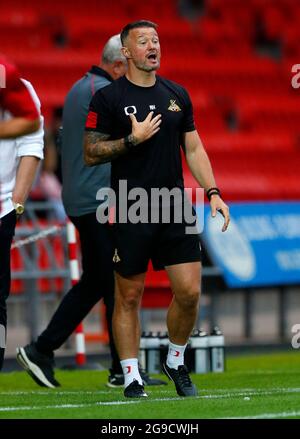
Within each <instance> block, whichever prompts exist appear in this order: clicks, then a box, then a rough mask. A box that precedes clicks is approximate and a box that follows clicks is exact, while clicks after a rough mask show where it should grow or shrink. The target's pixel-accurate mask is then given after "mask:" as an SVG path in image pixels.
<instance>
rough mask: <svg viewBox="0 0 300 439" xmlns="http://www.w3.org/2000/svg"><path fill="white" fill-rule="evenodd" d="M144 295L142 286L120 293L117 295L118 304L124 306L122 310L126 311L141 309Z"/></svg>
mask: <svg viewBox="0 0 300 439" xmlns="http://www.w3.org/2000/svg"><path fill="white" fill-rule="evenodd" d="M142 294H143V287H142V286H141V287H135V288H127V289H126V290H123V291H118V293H117V294H116V304H117V305H120V306H122V308H123V309H125V310H126V311H130V310H133V309H137V308H138V307H139V304H140V301H141V297H142Z"/></svg>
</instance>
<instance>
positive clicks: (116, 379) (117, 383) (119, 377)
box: [106, 369, 124, 388]
mask: <svg viewBox="0 0 300 439" xmlns="http://www.w3.org/2000/svg"><path fill="white" fill-rule="evenodd" d="M109 372H110V375H109V376H108V381H107V383H106V385H107V387H112V388H114V387H123V386H124V375H123V373H115V372H114V371H113V370H112V369H109Z"/></svg>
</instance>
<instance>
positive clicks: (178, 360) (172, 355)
mask: <svg viewBox="0 0 300 439" xmlns="http://www.w3.org/2000/svg"><path fill="white" fill-rule="evenodd" d="M186 347H187V344H185V345H184V346H179V345H177V344H174V343H172V342H169V351H168V356H167V366H169V367H171V368H172V369H178V366H183V365H184V351H185V348H186Z"/></svg>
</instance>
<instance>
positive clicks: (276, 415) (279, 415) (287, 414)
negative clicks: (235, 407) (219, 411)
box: [219, 412, 300, 419]
mask: <svg viewBox="0 0 300 439" xmlns="http://www.w3.org/2000/svg"><path fill="white" fill-rule="evenodd" d="M290 416H300V412H281V413H262V414H260V415H255V416H236V417H228V418H219V419H276V418H288V417H290Z"/></svg>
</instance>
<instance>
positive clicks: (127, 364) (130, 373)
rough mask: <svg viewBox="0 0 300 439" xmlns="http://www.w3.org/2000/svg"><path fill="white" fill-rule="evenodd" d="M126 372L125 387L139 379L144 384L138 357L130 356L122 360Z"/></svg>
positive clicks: (124, 372)
mask: <svg viewBox="0 0 300 439" xmlns="http://www.w3.org/2000/svg"><path fill="white" fill-rule="evenodd" d="M120 363H121V366H122V369H123V374H124V387H127V386H129V384H131V383H132V381H133V380H138V382H139V383H140V384H142V385H143V380H142V378H141V375H140V372H139V366H138V359H137V358H128V359H126V360H121V361H120Z"/></svg>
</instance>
